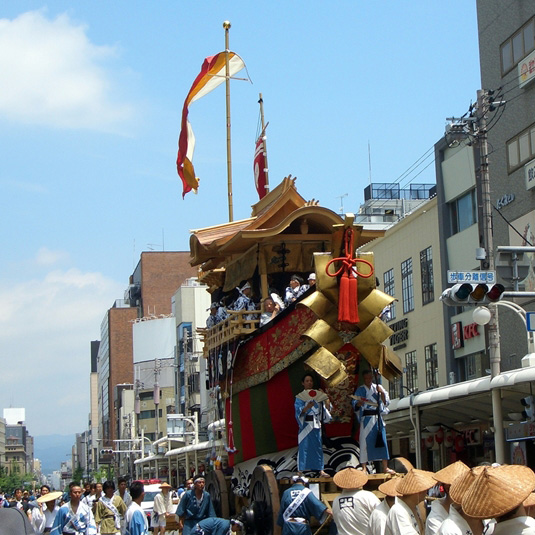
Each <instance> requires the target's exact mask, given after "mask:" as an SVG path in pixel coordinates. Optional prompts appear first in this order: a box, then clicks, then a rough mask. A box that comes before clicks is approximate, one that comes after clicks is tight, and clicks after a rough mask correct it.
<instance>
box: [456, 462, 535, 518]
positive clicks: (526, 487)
mask: <svg viewBox="0 0 535 535" xmlns="http://www.w3.org/2000/svg"><path fill="white" fill-rule="evenodd" d="M533 489H535V473H533V470H531V469H530V468H528V467H527V466H521V465H517V464H511V465H505V466H497V467H496V468H490V469H489V467H487V466H486V467H485V469H484V470H483V471H482V472H481V473H480V474H479V475H478V476H477V477H476V479H475V481H474V482H473V483H472V485H471V487H470V488H469V489H468V491H467V492H466V494H465V495H464V497H463V499H462V502H461V505H462V507H463V510H464V512H465V513H466V514H467V515H468V516H472V517H474V518H496V517H500V516H503V515H504V514H506V513H508V512H509V511H512V510H513V509H515V508H516V507H518V506H519V505H520V504H521V503H522V502H523V501H524V500H525V499H526V498H527V497H528V496H529V495H530V493H531V492H532V491H533Z"/></svg>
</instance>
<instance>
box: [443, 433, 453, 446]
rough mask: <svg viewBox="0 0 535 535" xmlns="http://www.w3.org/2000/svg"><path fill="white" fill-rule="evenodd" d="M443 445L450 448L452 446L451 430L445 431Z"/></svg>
mask: <svg viewBox="0 0 535 535" xmlns="http://www.w3.org/2000/svg"><path fill="white" fill-rule="evenodd" d="M444 446H446V448H451V447H452V446H453V432H452V431H448V432H447V433H446V436H445V437H444Z"/></svg>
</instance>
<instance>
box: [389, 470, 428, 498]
mask: <svg viewBox="0 0 535 535" xmlns="http://www.w3.org/2000/svg"><path fill="white" fill-rule="evenodd" d="M433 475H434V474H433V472H428V471H427V470H418V469H417V468H411V469H410V470H409V471H408V472H407V475H406V476H405V477H404V478H403V479H402V480H401V481H400V482H399V483H398V485H397V491H398V492H399V493H400V494H401V495H402V496H405V495H407V494H416V493H417V492H423V491H424V490H427V489H430V488H431V487H434V486H435V485H436V484H437V482H436V481H435V480H434V479H433Z"/></svg>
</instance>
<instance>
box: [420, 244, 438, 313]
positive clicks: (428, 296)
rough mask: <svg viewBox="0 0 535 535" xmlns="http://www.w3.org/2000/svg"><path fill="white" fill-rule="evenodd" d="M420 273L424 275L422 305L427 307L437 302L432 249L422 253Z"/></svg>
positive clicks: (429, 248)
mask: <svg viewBox="0 0 535 535" xmlns="http://www.w3.org/2000/svg"><path fill="white" fill-rule="evenodd" d="M420 271H421V275H422V305H427V304H428V303H432V302H433V301H434V300H435V291H434V288H435V286H434V283H433V251H432V248H431V247H428V248H427V249H424V250H423V251H420Z"/></svg>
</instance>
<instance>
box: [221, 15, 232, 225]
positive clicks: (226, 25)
mask: <svg viewBox="0 0 535 535" xmlns="http://www.w3.org/2000/svg"><path fill="white" fill-rule="evenodd" d="M223 28H224V29H225V89H226V96H227V190H228V220H229V222H231V221H234V210H233V202H232V155H231V143H230V71H229V64H228V62H229V35H228V31H229V29H230V21H228V20H226V21H225V22H223Z"/></svg>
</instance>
